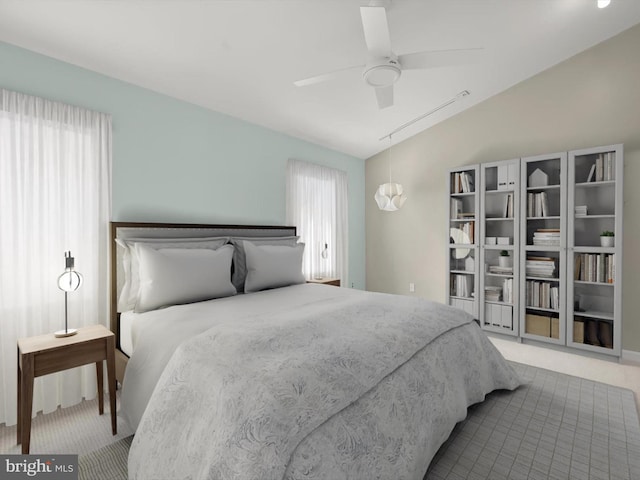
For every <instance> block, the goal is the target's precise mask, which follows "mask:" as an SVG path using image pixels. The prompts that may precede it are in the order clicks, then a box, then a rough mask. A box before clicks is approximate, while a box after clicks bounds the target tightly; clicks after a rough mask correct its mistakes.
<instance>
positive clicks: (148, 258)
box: [135, 243, 236, 312]
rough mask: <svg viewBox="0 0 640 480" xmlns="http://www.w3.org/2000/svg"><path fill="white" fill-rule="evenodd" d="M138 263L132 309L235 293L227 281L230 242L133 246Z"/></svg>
mask: <svg viewBox="0 0 640 480" xmlns="http://www.w3.org/2000/svg"><path fill="white" fill-rule="evenodd" d="M135 249H136V254H137V256H138V261H139V263H140V292H139V294H138V301H137V302H136V305H135V311H136V312H146V311H148V310H155V309H156V308H160V307H166V306H169V305H177V304H182V303H192V302H199V301H202V300H209V299H212V298H219V297H228V296H230V295H235V294H236V289H235V287H234V286H233V284H232V283H231V259H232V257H233V246H232V245H224V246H222V247H220V248H218V249H217V250H210V249H195V248H189V249H185V248H163V249H160V250H156V249H154V248H151V247H148V246H146V245H142V244H140V243H138V244H136V246H135Z"/></svg>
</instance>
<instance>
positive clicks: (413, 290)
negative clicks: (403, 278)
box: [409, 282, 416, 293]
mask: <svg viewBox="0 0 640 480" xmlns="http://www.w3.org/2000/svg"><path fill="white" fill-rule="evenodd" d="M415 291H416V284H415V283H413V282H411V283H410V284H409V293H414V292H415Z"/></svg>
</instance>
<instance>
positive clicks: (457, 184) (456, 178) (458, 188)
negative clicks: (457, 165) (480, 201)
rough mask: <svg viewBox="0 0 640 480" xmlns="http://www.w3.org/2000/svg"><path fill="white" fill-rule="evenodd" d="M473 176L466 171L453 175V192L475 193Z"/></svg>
mask: <svg viewBox="0 0 640 480" xmlns="http://www.w3.org/2000/svg"><path fill="white" fill-rule="evenodd" d="M473 189H474V185H473V177H472V176H471V175H470V174H468V173H466V172H459V173H455V174H454V175H453V188H452V189H451V191H452V192H453V193H473V191H474V190H473Z"/></svg>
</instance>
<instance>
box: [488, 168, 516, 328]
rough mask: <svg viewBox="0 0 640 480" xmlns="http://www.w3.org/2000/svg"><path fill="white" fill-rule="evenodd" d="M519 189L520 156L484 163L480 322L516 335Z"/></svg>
mask: <svg viewBox="0 0 640 480" xmlns="http://www.w3.org/2000/svg"><path fill="white" fill-rule="evenodd" d="M519 191H520V159H515V160H506V161H502V162H493V163H485V164H482V165H480V192H481V198H480V216H479V223H480V232H479V233H480V238H479V243H480V271H479V277H480V285H479V290H480V291H479V292H478V293H479V314H480V326H481V327H482V328H483V329H485V330H489V331H493V332H497V333H501V334H506V335H514V336H517V335H518V331H519V322H518V313H519V312H518V304H519V296H518V290H519V284H518V280H517V279H518V274H519V269H520V263H519V252H520V250H519V246H518V245H519V238H520V223H519V221H520V220H519V219H520V208H519V204H520V194H519ZM501 257H505V258H506V260H504V259H501Z"/></svg>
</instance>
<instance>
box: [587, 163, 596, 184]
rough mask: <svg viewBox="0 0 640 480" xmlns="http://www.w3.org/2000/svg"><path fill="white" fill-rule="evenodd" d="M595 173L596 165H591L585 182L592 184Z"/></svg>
mask: <svg viewBox="0 0 640 480" xmlns="http://www.w3.org/2000/svg"><path fill="white" fill-rule="evenodd" d="M595 173H596V164H595V163H594V164H593V165H591V170H589V176H588V177H587V182H593V175H594V174H595Z"/></svg>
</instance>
